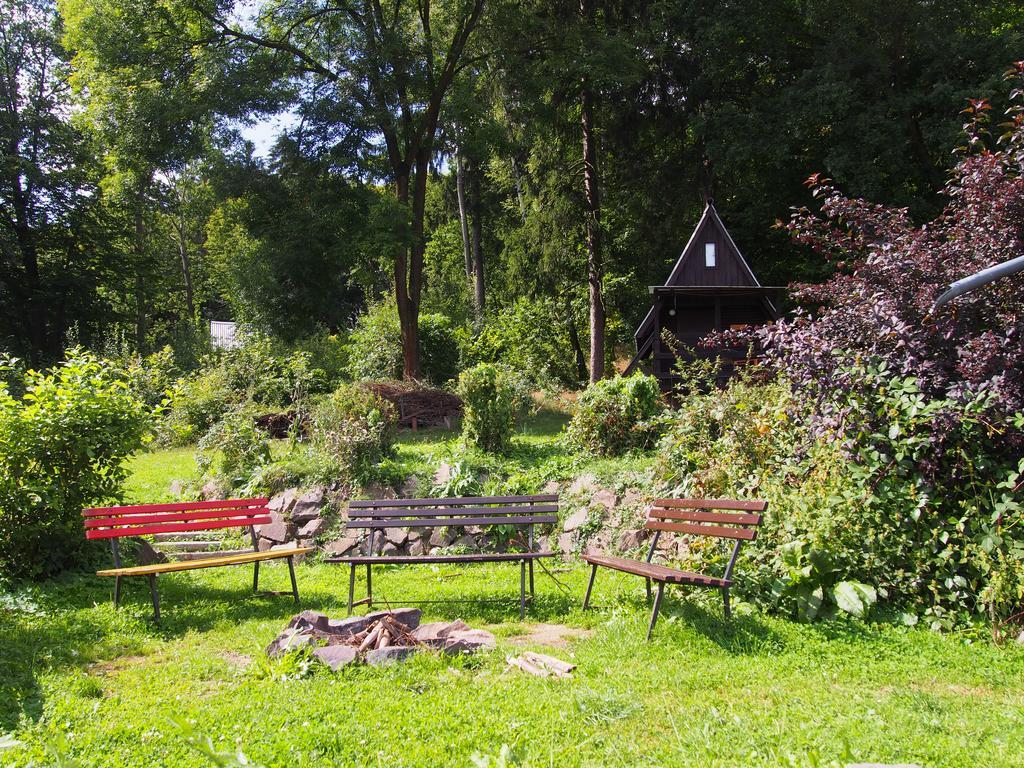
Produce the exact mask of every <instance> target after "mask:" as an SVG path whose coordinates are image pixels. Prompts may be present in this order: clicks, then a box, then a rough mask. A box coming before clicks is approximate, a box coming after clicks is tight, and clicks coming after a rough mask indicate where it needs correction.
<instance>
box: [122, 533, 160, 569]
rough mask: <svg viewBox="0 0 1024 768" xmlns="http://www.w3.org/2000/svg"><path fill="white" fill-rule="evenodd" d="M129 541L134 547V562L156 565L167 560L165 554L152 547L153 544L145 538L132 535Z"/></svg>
mask: <svg viewBox="0 0 1024 768" xmlns="http://www.w3.org/2000/svg"><path fill="white" fill-rule="evenodd" d="M130 541H131V546H132V548H133V549H134V552H133V554H134V555H135V562H137V563H138V564H139V565H156V564H157V563H166V562H167V555H165V554H164V553H163V552H159V551H157V550H155V549H153V545H152V544H150V543H149V542H148V541H146V540H145V539H137V538H134V537H133V538H132V539H131V540H130Z"/></svg>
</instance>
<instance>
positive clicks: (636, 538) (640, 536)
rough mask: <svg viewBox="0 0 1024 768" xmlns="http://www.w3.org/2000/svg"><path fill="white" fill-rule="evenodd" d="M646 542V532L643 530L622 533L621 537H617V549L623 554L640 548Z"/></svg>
mask: <svg viewBox="0 0 1024 768" xmlns="http://www.w3.org/2000/svg"><path fill="white" fill-rule="evenodd" d="M646 540H647V530H646V529H645V528H638V529H636V530H631V531H623V533H622V536H620V537H619V549H621V550H622V551H623V552H628V551H629V550H631V549H636V548H638V547H640V546H641V545H642V544H643V543H644V541H646Z"/></svg>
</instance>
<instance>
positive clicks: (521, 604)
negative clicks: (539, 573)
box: [519, 560, 526, 621]
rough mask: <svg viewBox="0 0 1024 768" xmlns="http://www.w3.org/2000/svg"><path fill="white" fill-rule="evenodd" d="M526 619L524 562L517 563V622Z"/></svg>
mask: <svg viewBox="0 0 1024 768" xmlns="http://www.w3.org/2000/svg"><path fill="white" fill-rule="evenodd" d="M525 618H526V561H525V560H520V561H519V620H520V621H523V620H524V619H525Z"/></svg>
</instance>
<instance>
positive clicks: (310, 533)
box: [295, 517, 327, 539]
mask: <svg viewBox="0 0 1024 768" xmlns="http://www.w3.org/2000/svg"><path fill="white" fill-rule="evenodd" d="M326 527H327V521H326V520H324V519H323V518H322V517H316V518H314V519H312V520H310V521H309V522H308V523H303V524H302V525H301V526H299V530H298V531H297V532H296V534H295V535H296V536H298V537H299V538H300V539H312V538H315V537H317V536H319V535H320V533H321V531H323V530H324V528H326Z"/></svg>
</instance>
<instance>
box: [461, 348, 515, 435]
mask: <svg viewBox="0 0 1024 768" xmlns="http://www.w3.org/2000/svg"><path fill="white" fill-rule="evenodd" d="M458 395H459V397H461V398H462V403H463V417H462V437H463V439H464V440H465V441H466V442H467V443H469V444H470V445H472V446H474V447H476V448H478V449H480V450H481V451H485V452H488V453H502V452H504V451H506V450H507V449H508V448H509V445H510V444H511V441H512V434H513V433H514V432H515V428H516V422H517V421H518V420H519V419H520V418H521V417H522V415H523V414H524V413H525V412H526V409H527V407H528V405H529V403H530V393H529V390H528V388H527V387H526V384H525V382H524V381H523V380H522V378H521V377H519V376H517V375H515V374H513V373H512V372H511V371H508V370H507V369H504V368H499V367H498V366H495V365H491V364H489V363H480V364H479V365H475V366H473V367H472V368H469V369H467V370H465V371H463V372H462V374H461V375H460V376H459V384H458Z"/></svg>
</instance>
